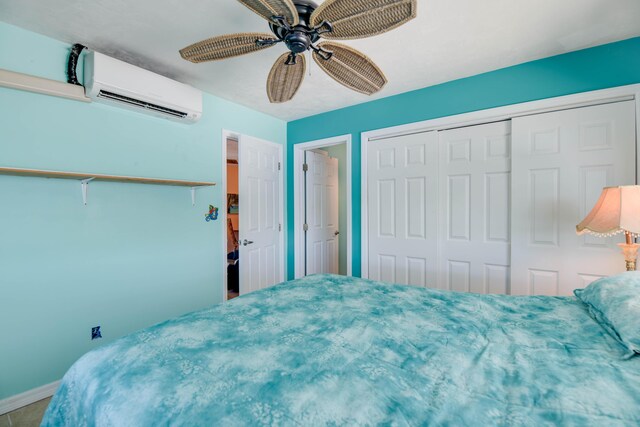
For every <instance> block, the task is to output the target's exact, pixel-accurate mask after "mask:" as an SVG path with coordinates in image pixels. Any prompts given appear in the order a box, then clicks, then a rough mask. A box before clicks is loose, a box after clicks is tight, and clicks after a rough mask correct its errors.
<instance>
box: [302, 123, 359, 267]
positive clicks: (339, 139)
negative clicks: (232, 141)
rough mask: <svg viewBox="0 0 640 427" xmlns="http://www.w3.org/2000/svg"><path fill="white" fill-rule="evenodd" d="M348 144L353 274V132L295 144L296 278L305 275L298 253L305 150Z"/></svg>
mask: <svg viewBox="0 0 640 427" xmlns="http://www.w3.org/2000/svg"><path fill="white" fill-rule="evenodd" d="M340 144H346V147H347V195H346V197H347V224H346V227H347V275H348V276H351V275H352V274H353V259H352V242H351V240H352V223H351V220H350V219H351V203H352V201H351V191H352V190H351V134H346V135H340V136H333V137H330V138H324V139H318V140H315V141H308V142H301V143H299V144H295V145H294V146H293V170H294V171H295V172H294V173H293V207H294V214H293V218H294V220H293V240H294V248H293V249H294V252H293V253H294V258H295V262H294V265H295V276H294V278H295V279H299V278H300V277H303V276H304V259H303V258H302V257H300V256H296V255H297V254H300V253H303V251H304V250H305V245H304V230H303V226H304V185H303V183H304V172H303V171H302V165H303V164H304V152H305V151H308V150H312V149H314V148H322V147H331V146H334V145H340Z"/></svg>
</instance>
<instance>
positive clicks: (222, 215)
mask: <svg viewBox="0 0 640 427" xmlns="http://www.w3.org/2000/svg"><path fill="white" fill-rule="evenodd" d="M241 135H242V134H241V133H239V132H234V131H231V130H227V129H222V144H221V145H222V150H221V152H222V157H221V160H220V162H221V170H222V177H221V178H220V188H222V191H223V194H222V203H221V206H220V208H219V210H218V220H219V221H220V222H221V223H222V225H223V229H222V239H220V240H221V241H222V253H223V254H224V259H223V264H222V265H223V268H222V285H223V287H222V302H224V301H226V300H227V139H229V138H231V139H236V140H238V141H240V136H241ZM247 136H250V135H247ZM252 138H255V139H258V140H260V141H262V142H266V143H269V144H273V145H274V146H277V147H278V150H279V153H280V154H279V158H280V165H281V169H280V178H279V181H280V183H279V188H278V191H279V192H280V206H279V208H280V209H279V210H280V214H279V217H280V219H279V222H280V224H282V228H281V231H280V267H279V270H280V277H279V279H278V280H279V281H281V282H282V281H284V257H285V250H284V244H285V239H284V230H285V228H286V227H285V224H284V198H285V194H284V175H285V173H286V170H285V168H284V163H285V161H284V156H283V147H282V144H278V143H276V142H272V141H267V140H265V139H262V138H257V137H254V136H252ZM238 143H239V142H238ZM238 153H240V147H239V146H238ZM238 164H239V162H238ZM239 171H240V168H238V172H239ZM238 179H240V177H238Z"/></svg>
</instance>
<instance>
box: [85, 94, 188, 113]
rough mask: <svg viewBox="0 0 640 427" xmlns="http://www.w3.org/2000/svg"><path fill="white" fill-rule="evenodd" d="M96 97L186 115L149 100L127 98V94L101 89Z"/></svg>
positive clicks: (161, 111)
mask: <svg viewBox="0 0 640 427" xmlns="http://www.w3.org/2000/svg"><path fill="white" fill-rule="evenodd" d="M98 98H104V99H109V100H111V101H118V102H123V103H125V104H129V105H135V106H137V107H140V108H146V109H147V110H153V111H158V112H160V113H165V114H170V115H172V116H175V117H180V118H181V119H183V118H185V117H187V113H184V112H182V111H177V110H172V109H171V108H166V107H162V106H160V105H156V104H151V103H150V102H145V101H140V100H139V99H134V98H129V97H128V96H124V95H118V94H117V93H113V92H109V91H106V90H101V91H100V92H99V93H98Z"/></svg>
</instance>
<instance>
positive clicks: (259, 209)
mask: <svg viewBox="0 0 640 427" xmlns="http://www.w3.org/2000/svg"><path fill="white" fill-rule="evenodd" d="M238 151H239V159H238V184H239V193H240V194H239V220H240V261H239V265H240V294H245V293H247V292H252V291H255V290H258V289H263V288H265V287H268V286H271V285H274V284H276V283H278V282H280V281H281V280H282V271H281V259H280V257H281V255H280V254H281V251H280V246H281V242H280V233H281V231H280V223H279V221H280V208H281V207H280V206H281V204H280V202H281V197H282V195H281V194H280V170H279V168H278V164H279V163H281V162H282V147H281V146H280V145H278V144H274V143H271V142H267V141H262V140H259V139H256V138H252V137H248V136H244V135H242V136H241V137H240V138H239V142H238ZM245 241H246V244H245Z"/></svg>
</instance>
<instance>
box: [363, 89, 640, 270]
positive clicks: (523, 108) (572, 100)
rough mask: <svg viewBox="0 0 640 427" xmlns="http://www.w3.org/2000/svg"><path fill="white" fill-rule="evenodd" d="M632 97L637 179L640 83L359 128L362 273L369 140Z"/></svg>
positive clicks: (365, 266) (365, 259)
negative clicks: (360, 129)
mask: <svg viewBox="0 0 640 427" xmlns="http://www.w3.org/2000/svg"><path fill="white" fill-rule="evenodd" d="M630 100H634V101H635V104H636V182H640V168H638V165H640V149H639V148H638V147H639V145H640V144H639V142H640V141H639V140H638V139H639V138H640V84H633V85H627V86H619V87H614V88H610V89H602V90H596V91H590V92H581V93H577V94H572V95H564V96H558V97H554V98H548V99H542V100H538V101H529V102H523V103H519V104H512V105H506V106H503V107H496V108H489V109H485V110H478V111H472V112H470V113H462V114H456V115H453V116H447V117H440V118H436V119H429V120H424V121H420V122H415V123H409V124H405V125H399V126H391V127H388V128H382V129H375V130H371V131H367V132H362V134H361V135H360V151H361V154H360V167H361V169H360V170H361V182H360V185H361V187H360V194H361V200H362V201H363V203H362V206H361V216H360V227H361V239H360V241H361V249H360V259H361V276H362V277H363V278H368V277H369V234H368V233H369V224H368V218H369V212H368V209H369V204H368V197H367V194H368V189H367V182H368V174H369V170H368V165H367V155H368V145H369V142H370V141H376V140H380V139H387V138H393V137H397V136H403V135H410V134H414V133H423V132H429V131H441V130H448V129H454V128H458V127H464V126H474V125H481V124H486V123H491V122H497V121H504V120H510V119H513V118H516V117H521V116H530V115H533V114H541V113H548V112H552V111H558V110H567V109H571V108H578V107H588V106H591V105H598V104H606V103H611V102H619V101H630Z"/></svg>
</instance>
